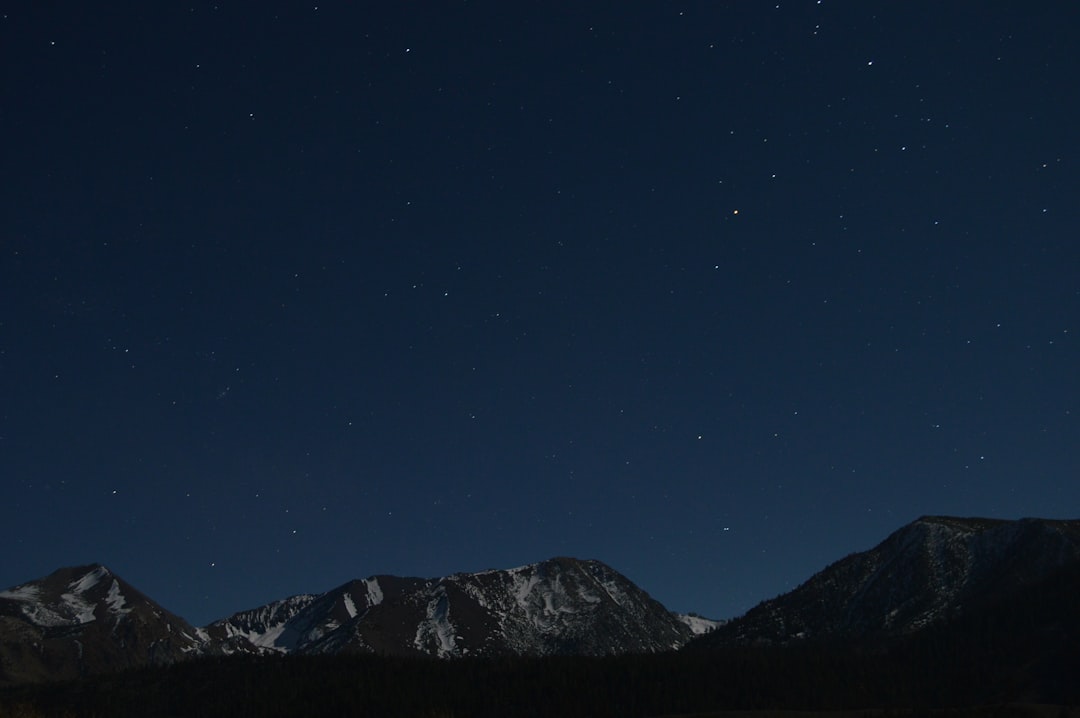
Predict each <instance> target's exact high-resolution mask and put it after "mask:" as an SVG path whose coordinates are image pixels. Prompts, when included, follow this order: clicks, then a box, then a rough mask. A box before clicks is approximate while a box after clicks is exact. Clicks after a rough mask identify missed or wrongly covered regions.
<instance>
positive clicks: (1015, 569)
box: [694, 516, 1080, 647]
mask: <svg viewBox="0 0 1080 718" xmlns="http://www.w3.org/2000/svg"><path fill="white" fill-rule="evenodd" d="M1078 562H1080V521H1077V520H1072V521H1053V520H1044V519H1021V520H1019V521H1004V520H995V519H979V518H950V517H942V516H926V517H922V518H920V519H918V520H916V521H914V522H912V523H911V524H908V525H907V526H904V527H902V528H900V529H899V530H897V531H896V532H894V533H893V534H891V535H890V536H889V537H888V538H886V539H885V540H884V541H883V542H882V543H880V544H879V545H878V546H876V547H874V548H873V549H871V550H869V551H865V552H862V553H856V554H852V555H850V556H848V557H846V558H844V559H841V560H840V561H837V562H836V563H834V564H832V565H831V566H829V567H827V568H825V569H824V570H822V571H821V572H819V573H817V574H815V575H814V576H813V577H811V578H810V579H809V580H808V581H806V582H805V583H804V584H802V585H801V586H799V587H797V588H795V589H794V590H793V591H791V592H790V593H787V594H784V595H782V596H779V597H777V598H774V599H771V600H768V601H764V602H763V603H761V604H759V605H758V606H756V607H754V608H753V609H751V610H750V611H748V612H747V613H746V614H745V615H744V616H742V617H740V618H736V619H733V620H732V621H730V622H728V623H726V624H725V625H723V626H720V627H718V629H717V630H716V631H714V632H711V633H710V634H709V635H708V636H704V637H702V638H701V639H698V640H697V641H695V642H694V643H695V646H697V647H708V646H720V645H733V644H747V643H772V644H785V643H789V642H792V641H799V640H803V639H830V640H838V639H839V640H844V639H859V640H865V639H870V640H874V639H881V638H889V637H903V636H908V635H912V634H914V633H916V632H918V631H920V630H921V629H924V628H927V627H931V626H935V625H942V624H944V623H947V622H948V621H949V620H950V619H952V618H956V617H958V616H960V615H963V614H964V613H965V612H968V611H969V610H974V609H977V608H979V607H982V606H986V605H989V604H990V603H995V602H996V603H1000V602H1002V601H1005V600H1008V599H1010V598H1012V596H1013V595H1014V594H1016V593H1017V592H1019V591H1021V590H1025V589H1026V588H1028V587H1032V586H1037V585H1038V583H1039V582H1040V581H1043V580H1045V579H1047V578H1048V577H1051V576H1053V575H1054V574H1055V572H1057V571H1059V570H1061V569H1063V568H1064V567H1067V566H1075V565H1077V564H1078Z"/></svg>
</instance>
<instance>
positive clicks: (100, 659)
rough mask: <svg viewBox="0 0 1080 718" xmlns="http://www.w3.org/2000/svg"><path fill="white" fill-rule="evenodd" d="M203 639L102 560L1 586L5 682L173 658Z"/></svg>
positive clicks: (195, 649) (197, 648)
mask: <svg viewBox="0 0 1080 718" xmlns="http://www.w3.org/2000/svg"><path fill="white" fill-rule="evenodd" d="M205 648H206V640H205V637H204V636H202V635H200V632H199V631H198V630H197V629H195V628H194V627H193V626H191V625H190V624H189V623H187V622H186V621H184V620H183V619H182V618H179V617H177V616H174V615H173V614H171V613H169V612H168V611H166V610H165V609H164V608H162V607H161V606H159V605H158V604H157V603H155V602H154V601H152V600H150V599H149V598H147V597H146V596H144V595H143V594H142V593H140V592H139V591H137V590H136V589H134V588H133V587H131V586H130V585H129V584H127V583H126V582H125V581H124V580H123V579H121V578H119V577H118V576H115V575H114V574H112V573H111V572H110V571H109V569H107V568H105V567H104V566H100V565H91V566H79V567H75V568H64V569H60V570H59V571H56V572H54V573H52V574H50V575H49V576H46V577H45V578H42V579H39V580H36V581H31V582H29V583H25V584H22V585H20V586H15V587H13V588H11V589H8V590H6V591H0V683H6V682H17V681H25V680H37V679H42V678H56V677H75V676H81V675H87V674H90V673H96V672H100V671H102V670H117V669H120V668H126V667H130V666H138V665H146V664H150V663H169V662H173V661H176V660H179V659H181V658H184V657H185V656H187V655H192V654H197V653H200V652H202V651H203V650H204V649H205Z"/></svg>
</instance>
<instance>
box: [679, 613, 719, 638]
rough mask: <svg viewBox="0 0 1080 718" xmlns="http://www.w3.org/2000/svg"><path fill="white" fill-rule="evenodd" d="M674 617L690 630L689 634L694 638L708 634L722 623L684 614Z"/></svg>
mask: <svg viewBox="0 0 1080 718" xmlns="http://www.w3.org/2000/svg"><path fill="white" fill-rule="evenodd" d="M675 617H676V618H678V619H679V620H680V621H682V622H683V623H685V624H686V625H687V626H688V627H689V628H690V632H691V633H693V634H694V635H695V636H700V635H701V634H703V633H708V632H709V631H711V630H713V629H714V628H716V627H717V626H719V625H722V624H723V623H724V622H723V621H714V620H712V619H709V618H703V617H701V616H693V615H690V614H685V613H679V614H676V615H675Z"/></svg>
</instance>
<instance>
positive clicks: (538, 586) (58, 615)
mask: <svg viewBox="0 0 1080 718" xmlns="http://www.w3.org/2000/svg"><path fill="white" fill-rule="evenodd" d="M715 625H716V622H715V621H710V620H708V619H703V618H700V617H694V616H680V615H677V614H674V613H672V612H670V611H668V610H667V609H666V608H664V607H663V606H662V605H661V604H660V603H659V602H657V601H656V600H654V599H652V598H651V597H650V596H649V595H648V594H647V593H645V592H644V591H643V590H642V589H640V588H638V587H637V586H636V585H634V584H633V583H632V582H631V581H630V580H629V579H627V578H626V577H625V576H623V575H621V574H619V573H618V572H616V571H615V570H613V569H612V568H610V567H608V566H606V565H604V564H603V563H601V562H599V561H587V560H579V559H572V558H555V559H551V560H548V561H542V562H540V563H536V564H531V565H528V566H521V567H519V568H513V569H508V570H490V571H483V572H479V573H461V574H455V575H452V576H448V577H444V578H436V579H421V578H402V577H397V576H372V577H369V578H366V579H362V580H353V581H349V582H347V583H345V584H342V585H341V586H338V587H337V588H334V589H332V590H330V591H327V592H325V593H322V594H301V595H297V596H292V597H290V598H285V599H282V600H279V601H274V602H272V603H269V604H267V605H265V606H260V607H258V608H254V609H251V610H247V611H241V612H239V613H236V614H234V615H232V616H229V617H228V618H224V619H222V620H219V621H215V622H214V623H211V624H210V625H208V626H205V627H202V628H196V627H194V626H192V625H190V624H189V623H188V622H186V621H185V620H184V619H182V618H180V617H178V616H175V615H173V614H171V613H169V612H168V611H167V610H165V609H164V608H162V607H161V606H160V605H159V604H158V603H156V602H155V601H153V600H152V599H150V598H148V597H147V596H145V595H143V594H142V593H141V592H139V591H138V590H137V589H135V588H134V587H132V586H131V585H130V584H128V583H127V582H126V581H124V580H123V579H122V578H120V577H119V576H116V575H115V574H113V573H112V572H111V571H110V570H109V569H108V568H106V567H105V566H102V565H90V566H82V567H74V568H63V569H60V570H58V571H55V572H54V573H52V574H50V575H48V576H46V577H45V578H42V579H38V580H35V581H30V582H28V583H25V584H22V585H19V586H15V587H13V588H11V589H9V590H6V591H2V592H0V683H16V682H24V681H28V680H41V679H57V678H73V677H78V676H84V675H92V674H96V673H102V672H107V671H112V670H117V669H121V668H128V667H132V666H139V665H146V664H160V663H172V662H176V661H179V660H183V659H187V658H194V657H199V656H214V655H228V654H234V653H244V654H256V655H258V654H328V653H329V654H334V653H343V652H347V653H377V654H388V655H398V656H409V655H416V656H422V655H431V656H437V657H440V658H456V657H463V656H498V655H519V656H542V655H609V654H623V653H650V652H657V651H664V650H671V649H676V648H679V647H681V646H682V645H684V644H685V643H687V642H688V641H689V640H690V639H691V638H692V637H693V636H694V635H695V634H696V633H701V632H704V631H706V630H709V629H710V628H712V627H714V626H715Z"/></svg>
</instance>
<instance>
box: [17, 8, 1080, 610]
mask: <svg viewBox="0 0 1080 718" xmlns="http://www.w3.org/2000/svg"><path fill="white" fill-rule="evenodd" d="M123 5H124V4H121V5H120V6H115V7H113V8H111V9H102V8H100V7H92V6H89V5H88V6H85V7H83V6H78V7H76V6H73V5H72V4H70V3H69V4H66V5H61V4H58V3H36V2H35V3H21V4H20V6H17V7H12V8H9V9H7V10H6V11H5V14H3V16H2V18H0V67H2V70H0V72H2V73H3V74H2V77H3V80H2V85H0V93H2V94H0V133H2V136H3V138H4V150H3V157H2V160H0V167H2V171H3V174H4V191H3V193H2V194H0V216H2V218H3V219H2V225H0V229H2V233H3V234H2V236H0V243H2V245H0V248H2V252H0V480H2V482H3V496H4V499H3V501H2V502H0V543H2V545H3V546H4V547H5V550H4V559H3V561H2V562H0V585H3V586H9V585H13V584H16V583H19V582H21V581H25V580H28V579H31V578H35V577H38V576H41V575H44V574H46V573H48V572H50V571H51V570H53V569H54V568H57V567H59V566H61V565H70V564H77V563H84V562H89V561H101V562H104V563H106V564H108V565H109V566H110V567H111V568H113V569H114V570H115V571H117V572H118V573H120V574H121V575H122V576H124V577H125V578H127V579H128V580H129V581H131V582H132V583H134V584H135V585H136V586H138V587H139V588H141V589H142V590H144V591H145V592H147V593H148V594H150V595H151V596H153V597H154V598H156V599H158V600H159V601H161V602H162V603H163V604H164V605H165V606H166V607H167V608H169V609H171V610H173V611H175V612H177V613H179V614H180V615H182V616H184V617H186V618H188V619H189V620H191V621H193V622H195V623H206V622H208V621H210V620H212V619H214V618H219V617H222V616H224V615H227V614H229V613H231V612H233V611H236V610H240V609H243V608H248V607H251V606H254V605H258V604H261V603H264V602H267V601H270V600H272V599H276V598H280V597H283V596H285V595H288V594H292V593H299V592H315V591H322V590H326V589H329V588H331V587H333V586H335V585H337V584H340V583H342V582H344V581H346V580H348V579H350V578H354V577H363V576H367V575H371V574H375V573H395V574H407V575H420V576H437V575H444V574H448V573H452V572H455V571H472V570H479V569H484V568H489V567H510V566H515V565H520V564H523V563H529V562H532V561H536V560H540V559H543V558H547V557H551V556H555V555H574V556H580V557H589V558H598V559H601V560H603V561H606V562H608V563H609V564H611V565H612V566H613V567H615V568H616V569H618V570H620V571H622V572H624V573H625V574H627V575H628V576H629V577H630V578H631V579H633V580H634V581H636V582H637V583H639V584H640V585H641V586H642V587H643V588H645V589H646V590H648V591H649V592H650V593H652V594H653V595H654V596H655V597H656V598H658V599H659V600H661V601H662V602H664V603H665V605H667V606H668V607H669V608H672V609H674V610H679V611H697V612H700V613H703V614H705V615H709V616H713V617H730V616H732V615H735V614H738V613H741V612H742V611H744V610H746V609H747V608H749V607H750V606H752V605H753V604H754V603H756V602H757V601H759V600H763V599H765V598H769V597H771V596H773V595H775V594H777V593H779V592H781V591H784V590H787V589H789V588H791V587H793V586H794V585H796V584H797V583H799V582H800V581H802V580H803V579H805V578H807V577H808V576H809V575H810V574H811V573H813V572H814V571H816V570H818V569H820V568H822V567H824V566H825V565H826V564H827V563H829V562H831V561H833V560H835V559H838V558H840V557H842V556H843V555H845V554H847V553H850V552H852V551H856V550H861V549H865V548H868V547H870V546H871V545H873V544H874V543H876V542H877V541H878V540H880V539H881V538H883V537H884V536H885V535H886V534H887V533H889V532H890V531H891V530H893V529H895V528H897V527H898V526H900V525H901V524H903V523H906V522H908V521H910V520H912V519H914V518H916V517H917V516H919V515H921V514H928V513H941V514H962V515H985V516H998V517H1007V518H1008V517H1020V516H1046V517H1072V518H1075V517H1076V516H1077V515H1078V510H1077V507H1078V505H1080V480H1078V477H1080V401H1078V398H1080V397H1078V394H1080V379H1078V378H1077V377H1078V376H1080V372H1078V371H1077V367H1080V344H1078V340H1080V324H1078V316H1080V244H1078V237H1080V203H1078V202H1077V197H1080V171H1078V162H1080V140H1078V135H1077V131H1076V128H1077V127H1080V94H1078V93H1077V89H1076V88H1078V87H1080V55H1078V53H1077V51H1076V49H1075V35H1076V31H1077V29H1080V10H1078V9H1077V8H1074V7H1073V6H1072V4H1070V3H1038V4H1035V5H1034V6H1032V5H1030V4H1028V5H1022V4H1020V3H1004V2H997V3H995V2H989V3H988V2H978V3H976V2H956V3H952V2H950V3H940V2H904V3H876V2H838V1H828V0H827V1H826V2H820V3H819V2H813V1H809V2H781V3H779V4H776V3H764V2H687V3H674V2H672V3H668V2H664V3H660V2H657V3H641V2H618V3H593V2H585V3H543V4H541V3H536V2H520V3H519V2H514V3H507V2H440V3H399V2H394V3H363V4H358V3H345V2H321V1H320V2H318V3H317V7H316V3H314V2H311V3H307V4H303V3H284V2H259V3H254V2H252V3H238V2H237V3H234V2H226V1H221V2H218V3H216V4H214V3H206V2H195V3H184V4H175V3H151V4H149V5H147V4H145V3H144V4H141V5H138V6H134V5H131V6H128V7H123ZM358 5H360V6H366V9H364V8H363V7H358ZM374 6H378V7H377V9H373V7H374Z"/></svg>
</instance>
